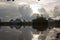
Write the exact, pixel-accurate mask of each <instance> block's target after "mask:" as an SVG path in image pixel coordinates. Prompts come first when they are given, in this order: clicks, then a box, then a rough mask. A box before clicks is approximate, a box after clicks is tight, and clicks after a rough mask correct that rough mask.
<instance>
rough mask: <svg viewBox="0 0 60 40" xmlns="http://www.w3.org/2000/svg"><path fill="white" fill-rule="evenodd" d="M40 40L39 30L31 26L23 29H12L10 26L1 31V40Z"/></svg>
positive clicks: (3, 27)
mask: <svg viewBox="0 0 60 40" xmlns="http://www.w3.org/2000/svg"><path fill="white" fill-rule="evenodd" d="M34 39H35V40H38V34H37V30H35V29H33V28H32V27H31V26H29V27H28V26H26V27H23V26H22V27H21V28H20V29H16V28H13V29H11V28H10V27H8V26H2V27H1V29H0V40H34Z"/></svg>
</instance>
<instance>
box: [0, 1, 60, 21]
mask: <svg viewBox="0 0 60 40" xmlns="http://www.w3.org/2000/svg"><path fill="white" fill-rule="evenodd" d="M32 4H37V5H39V7H40V8H39V12H40V14H43V16H44V17H54V18H56V17H58V16H60V0H41V1H40V2H38V1H37V0H15V1H14V2H12V1H10V2H7V1H6V0H0V18H1V19H2V20H3V21H8V20H10V19H12V18H13V19H16V18H22V19H25V20H32V19H34V18H36V16H35V15H36V14H34V15H32V16H31V14H32V9H31V8H30V5H32Z"/></svg>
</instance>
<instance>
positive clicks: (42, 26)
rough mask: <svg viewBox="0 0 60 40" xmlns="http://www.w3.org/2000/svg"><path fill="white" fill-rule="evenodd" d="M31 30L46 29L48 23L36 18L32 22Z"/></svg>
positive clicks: (44, 19)
mask: <svg viewBox="0 0 60 40" xmlns="http://www.w3.org/2000/svg"><path fill="white" fill-rule="evenodd" d="M32 25H33V28H35V29H37V30H39V31H43V30H45V29H46V28H47V27H48V21H47V20H46V18H43V17H38V18H37V19H34V20H32Z"/></svg>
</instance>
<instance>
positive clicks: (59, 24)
mask: <svg viewBox="0 0 60 40" xmlns="http://www.w3.org/2000/svg"><path fill="white" fill-rule="evenodd" d="M55 22H56V28H60V20H55Z"/></svg>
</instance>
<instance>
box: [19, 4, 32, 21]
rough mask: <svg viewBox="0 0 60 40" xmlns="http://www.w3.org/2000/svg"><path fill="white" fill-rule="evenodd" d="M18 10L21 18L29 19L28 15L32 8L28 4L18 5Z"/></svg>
mask: <svg viewBox="0 0 60 40" xmlns="http://www.w3.org/2000/svg"><path fill="white" fill-rule="evenodd" d="M19 11H20V13H21V15H22V18H23V19H25V20H30V15H31V13H32V10H31V8H30V6H29V5H25V4H23V5H20V6H19Z"/></svg>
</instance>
